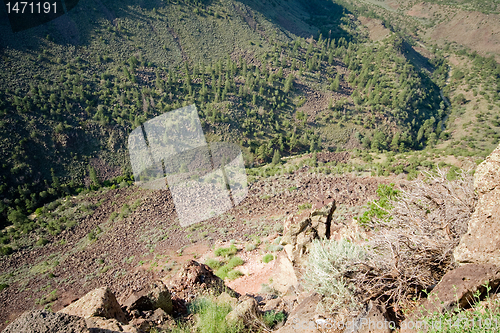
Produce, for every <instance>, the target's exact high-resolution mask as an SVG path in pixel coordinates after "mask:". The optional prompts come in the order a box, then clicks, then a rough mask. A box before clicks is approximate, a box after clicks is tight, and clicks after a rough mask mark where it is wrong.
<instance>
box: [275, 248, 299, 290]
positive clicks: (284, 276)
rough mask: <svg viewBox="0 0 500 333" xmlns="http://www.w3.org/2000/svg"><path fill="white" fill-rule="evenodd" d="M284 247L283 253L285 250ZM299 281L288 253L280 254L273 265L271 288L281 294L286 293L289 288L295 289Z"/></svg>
mask: <svg viewBox="0 0 500 333" xmlns="http://www.w3.org/2000/svg"><path fill="white" fill-rule="evenodd" d="M287 246H289V245H286V246H285V251H286V249H287ZM298 285H299V280H298V278H297V274H296V272H295V268H294V267H293V264H292V262H291V260H290V255H289V254H288V252H286V253H284V252H280V253H279V254H278V257H277V258H276V261H275V263H274V269H273V283H272V287H273V288H274V289H276V290H277V291H279V292H280V293H281V294H284V293H286V292H287V291H288V290H289V288H290V287H293V288H297V287H298Z"/></svg>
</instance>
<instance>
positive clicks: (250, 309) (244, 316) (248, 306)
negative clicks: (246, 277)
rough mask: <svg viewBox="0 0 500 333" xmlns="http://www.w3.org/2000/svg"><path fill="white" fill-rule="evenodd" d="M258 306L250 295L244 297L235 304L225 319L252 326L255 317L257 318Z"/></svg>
mask: <svg viewBox="0 0 500 333" xmlns="http://www.w3.org/2000/svg"><path fill="white" fill-rule="evenodd" d="M258 314H259V308H258V304H257V301H256V300H255V299H254V298H252V297H245V299H244V300H243V301H242V302H241V303H239V304H238V305H236V307H235V308H234V309H233V310H232V311H231V312H229V313H228V314H227V316H226V321H227V322H228V323H232V324H235V323H238V322H242V323H244V324H246V325H248V326H252V325H253V323H254V322H255V320H256V319H258V318H259V315H258Z"/></svg>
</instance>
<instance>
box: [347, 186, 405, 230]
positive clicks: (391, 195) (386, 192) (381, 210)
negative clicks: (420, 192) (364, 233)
mask: <svg viewBox="0 0 500 333" xmlns="http://www.w3.org/2000/svg"><path fill="white" fill-rule="evenodd" d="M399 192H400V191H399V190H396V189H394V184H390V185H386V184H379V186H378V189H377V195H378V196H379V198H380V199H378V200H374V201H372V202H370V203H368V210H367V211H365V212H364V213H363V215H362V216H358V217H357V221H358V223H359V224H361V225H367V224H368V223H369V222H371V221H372V220H373V219H384V218H389V219H390V218H391V217H390V215H389V211H390V210H391V209H392V208H393V206H392V204H391V201H392V200H396V199H397V197H398V196H399Z"/></svg>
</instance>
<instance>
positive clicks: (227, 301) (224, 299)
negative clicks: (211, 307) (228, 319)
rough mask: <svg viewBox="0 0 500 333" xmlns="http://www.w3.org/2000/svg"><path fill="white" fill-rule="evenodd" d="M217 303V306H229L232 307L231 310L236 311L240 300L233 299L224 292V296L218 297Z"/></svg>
mask: <svg viewBox="0 0 500 333" xmlns="http://www.w3.org/2000/svg"><path fill="white" fill-rule="evenodd" d="M216 302H217V304H228V305H230V306H231V309H234V308H235V307H236V304H238V299H237V298H235V297H232V296H231V295H229V294H228V293H226V292H223V293H222V294H220V295H219V296H217V299H216Z"/></svg>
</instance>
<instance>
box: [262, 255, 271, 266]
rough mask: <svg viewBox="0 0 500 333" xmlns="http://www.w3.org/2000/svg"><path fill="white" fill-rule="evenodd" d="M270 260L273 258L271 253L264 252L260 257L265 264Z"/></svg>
mask: <svg viewBox="0 0 500 333" xmlns="http://www.w3.org/2000/svg"><path fill="white" fill-rule="evenodd" d="M272 260H274V255H272V254H271V253H268V254H266V255H265V256H264V257H263V258H262V261H263V262H264V263H266V264H267V263H268V262H270V261H272Z"/></svg>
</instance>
